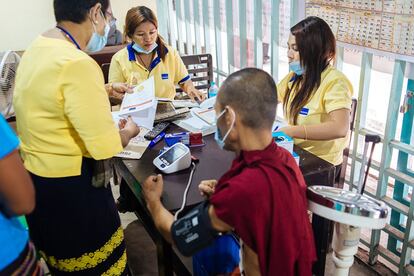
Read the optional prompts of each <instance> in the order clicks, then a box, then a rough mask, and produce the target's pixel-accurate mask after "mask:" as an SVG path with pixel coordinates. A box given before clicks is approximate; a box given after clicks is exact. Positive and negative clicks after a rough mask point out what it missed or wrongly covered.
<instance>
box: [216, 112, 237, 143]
mask: <svg viewBox="0 0 414 276" xmlns="http://www.w3.org/2000/svg"><path fill="white" fill-rule="evenodd" d="M226 111H227V108H225V109H224V110H223V111H222V112H221V113H220V114H219V115H218V116H217V117H216V133H214V140H216V143H217V145H218V146H219V148H220V149H224V145H225V141H226V139H227V136H229V134H230V131H231V130H232V129H233V126H234V122H235V120H236V118H235V117H234V118H233V121H232V122H231V126H230V128H229V130H227V133H226V134H225V135H224V137H223V138H222V135H221V131H220V129H219V127H218V126H217V121H218V119H220V117H221V116H223V114H224V113H226ZM233 113H234V112H233Z"/></svg>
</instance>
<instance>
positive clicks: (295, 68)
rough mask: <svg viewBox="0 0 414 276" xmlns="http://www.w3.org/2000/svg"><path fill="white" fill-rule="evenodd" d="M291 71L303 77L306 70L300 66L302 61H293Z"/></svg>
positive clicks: (290, 65)
mask: <svg viewBox="0 0 414 276" xmlns="http://www.w3.org/2000/svg"><path fill="white" fill-rule="evenodd" d="M289 71H293V72H294V73H295V74H296V75H298V76H301V75H302V74H303V72H305V70H304V69H303V68H302V66H301V65H300V61H298V60H296V61H292V62H291V63H289Z"/></svg>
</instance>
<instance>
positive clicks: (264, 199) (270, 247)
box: [210, 142, 316, 276]
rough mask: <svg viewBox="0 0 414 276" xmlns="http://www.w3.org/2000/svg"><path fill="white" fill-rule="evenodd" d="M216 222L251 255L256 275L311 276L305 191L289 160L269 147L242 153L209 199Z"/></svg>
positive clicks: (285, 153) (278, 149)
mask: <svg viewBox="0 0 414 276" xmlns="http://www.w3.org/2000/svg"><path fill="white" fill-rule="evenodd" d="M210 202H211V204H212V205H213V206H214V209H215V211H216V213H217V216H218V217H219V218H220V219H221V220H223V221H224V222H226V223H227V224H229V225H230V226H232V227H233V228H234V229H235V232H236V234H237V235H238V236H239V237H240V238H241V239H242V240H243V242H244V243H245V244H247V245H248V246H249V247H250V248H251V249H252V250H254V251H255V252H256V253H257V255H258V258H259V266H260V272H261V274H262V275H264V276H265V275H269V276H276V275H301V276H302V275H311V274H312V264H313V262H314V261H315V260H316V254H315V245H314V240H313V234H312V228H311V225H310V222H309V217H308V215H307V200H306V185H305V181H304V179H303V176H302V173H301V172H300V170H299V168H298V166H297V165H296V162H295V160H294V158H293V157H292V155H291V154H290V153H289V152H288V151H286V150H285V149H283V148H281V147H278V146H277V145H276V144H275V143H273V142H272V143H271V144H270V145H269V146H268V147H267V148H266V149H264V150H262V151H249V152H247V151H244V152H241V154H240V155H239V156H238V157H237V158H236V159H235V160H234V161H233V164H232V167H231V168H230V170H229V171H228V172H227V173H226V174H224V175H223V176H222V177H221V179H220V180H219V181H218V184H217V186H216V190H215V192H214V194H213V195H212V196H211V198H210Z"/></svg>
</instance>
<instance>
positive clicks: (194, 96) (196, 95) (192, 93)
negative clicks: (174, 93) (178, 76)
mask: <svg viewBox="0 0 414 276" xmlns="http://www.w3.org/2000/svg"><path fill="white" fill-rule="evenodd" d="M187 95H188V96H189V97H190V99H191V100H192V101H198V102H202V101H204V100H205V99H206V96H205V95H204V94H203V93H202V92H200V91H199V90H198V89H196V88H195V87H191V88H190V89H189V90H188V91H187Z"/></svg>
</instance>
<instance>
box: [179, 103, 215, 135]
mask: <svg viewBox="0 0 414 276" xmlns="http://www.w3.org/2000/svg"><path fill="white" fill-rule="evenodd" d="M215 102H216V98H215V97H214V98H209V99H207V100H205V101H204V102H202V103H201V104H200V107H199V108H197V107H195V108H193V109H191V112H190V115H189V116H188V118H186V119H184V120H177V121H174V124H176V125H178V126H179V127H182V128H183V129H185V130H187V131H190V132H201V133H202V135H203V136H206V135H209V134H212V133H214V132H216V124H215V123H216V120H215V119H216V113H215V110H214V103H215Z"/></svg>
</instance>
